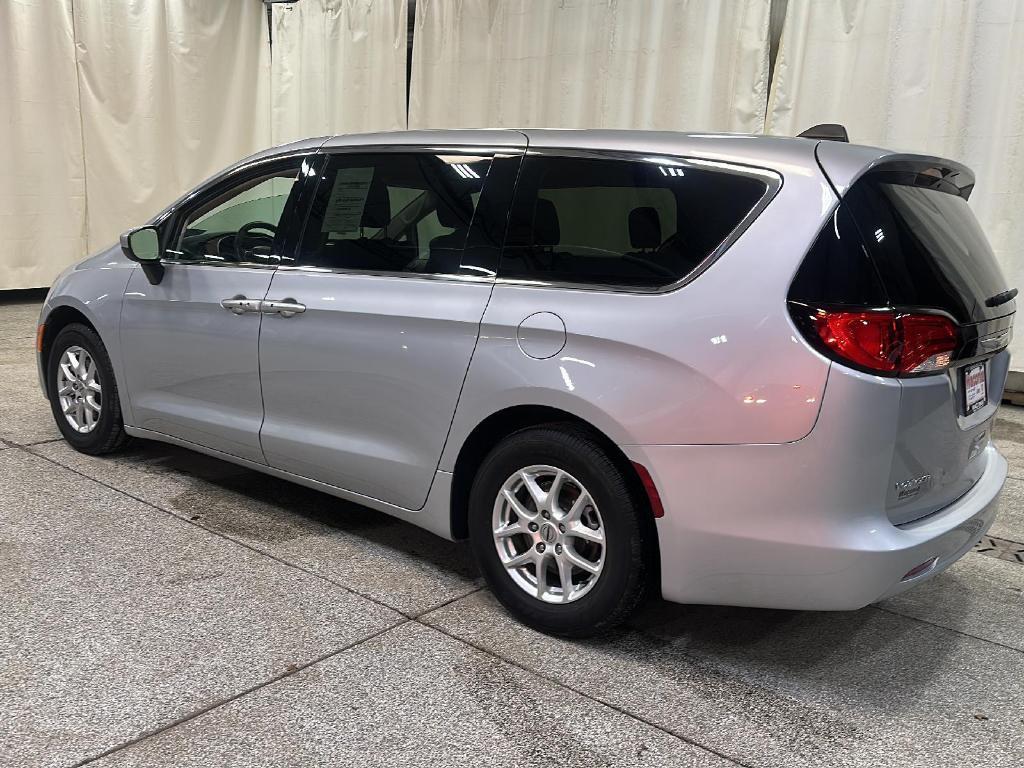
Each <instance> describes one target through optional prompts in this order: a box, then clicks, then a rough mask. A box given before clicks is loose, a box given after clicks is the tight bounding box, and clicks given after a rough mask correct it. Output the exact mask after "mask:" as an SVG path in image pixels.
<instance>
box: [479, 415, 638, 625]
mask: <svg viewBox="0 0 1024 768" xmlns="http://www.w3.org/2000/svg"><path fill="white" fill-rule="evenodd" d="M646 513H647V510H646V505H644V504H643V503H642V500H641V499H640V498H638V496H637V493H636V491H635V489H634V488H633V487H632V486H631V484H630V483H629V482H628V480H627V477H626V476H625V475H624V473H623V472H622V471H621V470H620V468H619V467H618V466H617V465H616V463H615V462H614V461H612V460H611V458H610V457H609V456H608V453H607V452H606V451H605V450H604V449H603V448H602V446H601V445H600V444H599V443H598V442H597V441H596V440H595V439H594V438H593V436H592V435H591V434H590V433H589V432H587V431H586V430H584V429H581V428H578V427H576V426H575V425H569V424H567V425H553V426H551V427H537V428H531V429H527V430H523V431H521V432H517V433H515V434H513V435H510V436H509V437H508V438H506V439H505V440H503V441H502V442H501V443H499V444H498V446H496V447H495V448H494V450H493V451H492V452H491V453H490V455H489V456H488V457H487V458H486V459H485V460H484V463H483V465H482V466H481V467H480V471H479V472H478V473H477V477H476V479H475V481H474V483H473V488H472V491H471V493H470V519H469V535H470V543H471V544H472V547H473V552H474V554H475V555H476V559H477V562H478V564H479V566H480V569H481V571H482V572H483V574H484V577H485V578H486V579H487V582H488V584H489V586H490V587H491V589H492V590H493V591H494V594H495V595H496V596H497V598H498V599H499V600H500V601H501V602H502V604H503V605H505V607H506V608H508V610H509V611H511V612H512V613H513V614H514V615H515V616H516V617H517V618H519V619H520V620H521V621H523V622H524V623H526V624H528V625H530V626H532V627H534V628H536V629H539V630H541V631H544V632H548V633H550V634H555V635H561V636H564V637H586V636H590V635H594V634H598V633H600V632H602V631H604V630H607V629H609V628H611V627H613V626H615V625H616V624H618V623H620V622H622V621H624V620H625V619H626V618H627V617H628V616H629V614H630V613H632V612H633V610H635V609H636V607H637V606H638V605H639V604H640V603H641V602H642V600H643V598H644V596H645V593H646V589H647V586H648V581H649V579H650V573H651V570H652V565H653V564H651V563H648V562H647V559H648V558H649V557H650V551H651V548H650V547H649V546H648V543H649V542H648V539H649V537H650V535H651V533H650V532H649V528H648V526H645V525H643V520H642V517H641V516H642V515H644V514H646Z"/></svg>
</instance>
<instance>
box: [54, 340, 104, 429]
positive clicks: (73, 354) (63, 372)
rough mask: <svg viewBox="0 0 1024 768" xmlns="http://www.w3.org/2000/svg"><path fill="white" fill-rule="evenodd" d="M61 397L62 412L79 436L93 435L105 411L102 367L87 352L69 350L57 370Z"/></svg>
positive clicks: (79, 349) (76, 347)
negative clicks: (101, 381) (103, 410)
mask: <svg viewBox="0 0 1024 768" xmlns="http://www.w3.org/2000/svg"><path fill="white" fill-rule="evenodd" d="M57 397H58V400H59V402H60V410H61V412H62V413H63V414H64V418H65V419H67V422H68V424H70V425H71V428H72V429H74V430H75V431H76V432H80V433H82V434H88V433H89V432H92V431H93V430H94V429H95V428H96V425H97V424H98V423H99V420H100V413H101V411H102V409H103V388H102V385H101V383H100V373H99V366H97V365H96V361H95V360H93V358H92V355H90V354H89V353H88V352H87V351H86V350H85V349H83V348H82V347H78V346H73V347H68V348H67V349H65V350H64V354H62V355H61V357H60V364H59V365H58V366H57Z"/></svg>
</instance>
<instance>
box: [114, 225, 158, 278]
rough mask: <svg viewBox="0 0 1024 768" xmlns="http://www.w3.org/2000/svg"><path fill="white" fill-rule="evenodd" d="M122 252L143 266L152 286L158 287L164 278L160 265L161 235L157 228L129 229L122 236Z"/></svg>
mask: <svg viewBox="0 0 1024 768" xmlns="http://www.w3.org/2000/svg"><path fill="white" fill-rule="evenodd" d="M121 250H122V251H124V255H125V256H127V257H128V258H129V259H131V260H132V261H137V262H139V264H141V265H142V271H143V272H145V273H146V278H147V279H148V280H149V283H150V285H157V284H158V283H159V282H160V281H161V280H162V279H163V277H164V265H163V264H161V263H160V256H161V255H162V254H161V252H160V233H159V232H158V231H157V228H156V227H138V228H136V229H129V230H128V231H127V232H125V233H124V234H123V235H121Z"/></svg>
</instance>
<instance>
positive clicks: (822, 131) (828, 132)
mask: <svg viewBox="0 0 1024 768" xmlns="http://www.w3.org/2000/svg"><path fill="white" fill-rule="evenodd" d="M797 136H798V137H800V138H804V139H820V140H821V141H845V142H846V143H847V144H849V143H850V137H849V135H848V134H847V133H846V127H845V126H842V125H840V124H839V123H819V124H818V125H814V126H811V127H810V128H808V129H807V130H806V131H804V132H803V133H799V134H797Z"/></svg>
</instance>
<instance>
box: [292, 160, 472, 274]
mask: <svg viewBox="0 0 1024 768" xmlns="http://www.w3.org/2000/svg"><path fill="white" fill-rule="evenodd" d="M490 164H491V157H489V156H480V155H439V154H434V153H430V152H401V153H374V154H347V153H345V154H337V155H334V156H333V157H332V158H331V161H330V163H329V164H328V166H327V170H326V171H325V172H324V175H323V177H322V179H321V181H320V184H319V186H318V187H317V192H316V195H315V197H314V201H313V206H312V209H311V211H310V215H309V220H308V221H307V223H306V228H305V232H304V235H303V238H302V248H301V251H300V255H299V264H301V265H308V266H315V267H323V268H327V269H351V270H356V271H365V272H414V273H425V274H456V273H458V272H459V270H460V267H461V264H462V255H463V249H464V248H465V246H466V241H467V238H468V237H469V232H470V227H471V225H472V223H473V217H474V215H475V213H476V205H477V202H478V201H479V199H480V192H481V190H482V189H483V184H484V179H485V178H486V177H487V173H488V170H489V168H490Z"/></svg>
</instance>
